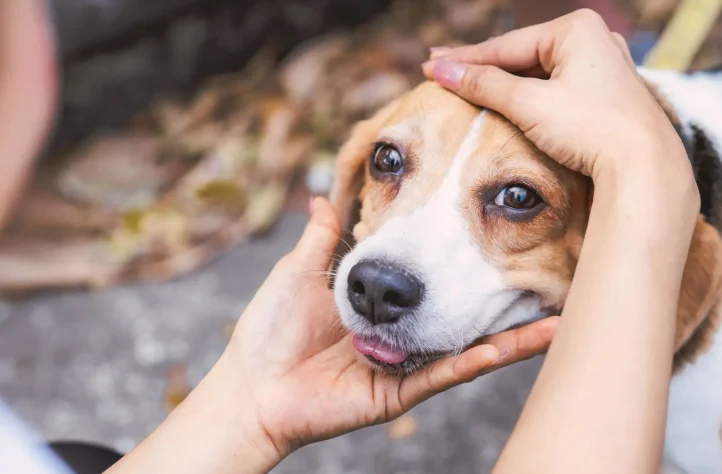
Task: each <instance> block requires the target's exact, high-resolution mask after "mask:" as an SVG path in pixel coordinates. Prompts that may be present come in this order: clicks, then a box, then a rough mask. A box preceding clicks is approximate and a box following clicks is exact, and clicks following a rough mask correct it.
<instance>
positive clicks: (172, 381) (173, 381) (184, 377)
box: [163, 365, 191, 412]
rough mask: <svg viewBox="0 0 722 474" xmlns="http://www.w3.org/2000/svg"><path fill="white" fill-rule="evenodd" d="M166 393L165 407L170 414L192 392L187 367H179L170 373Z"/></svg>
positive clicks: (164, 396) (172, 368) (164, 398)
mask: <svg viewBox="0 0 722 474" xmlns="http://www.w3.org/2000/svg"><path fill="white" fill-rule="evenodd" d="M167 377H168V378H167V381H166V386H165V391H164V392H163V406H164V407H165V409H166V410H167V411H169V412H171V411H173V410H175V409H176V407H178V405H180V404H181V403H183V400H185V399H186V397H187V396H188V394H190V392H191V386H190V383H189V382H188V371H187V369H186V368H185V366H182V365H177V366H175V367H171V369H170V370H169V371H168V376H167Z"/></svg>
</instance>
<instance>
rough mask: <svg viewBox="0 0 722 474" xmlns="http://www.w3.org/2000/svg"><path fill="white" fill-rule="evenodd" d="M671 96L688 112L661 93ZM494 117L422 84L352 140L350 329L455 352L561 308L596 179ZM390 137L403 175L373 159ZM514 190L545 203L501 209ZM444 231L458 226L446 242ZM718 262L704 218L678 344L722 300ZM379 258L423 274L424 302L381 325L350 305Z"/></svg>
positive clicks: (348, 156)
mask: <svg viewBox="0 0 722 474" xmlns="http://www.w3.org/2000/svg"><path fill="white" fill-rule="evenodd" d="M652 91H653V93H655V91H654V89H652ZM657 97H659V95H658V94H657ZM660 103H662V104H663V107H665V110H667V112H668V114H669V116H670V119H671V120H676V117H675V116H674V111H673V109H672V108H671V107H668V106H667V105H666V104H665V102H664V101H663V100H662V99H661V97H660ZM482 114H483V115H482V116H480V111H479V109H478V108H476V107H473V106H472V105H470V104H468V103H467V102H465V101H463V100H462V99H460V98H458V97H457V96H455V95H454V94H452V93H450V92H448V91H446V90H444V89H442V88H441V87H439V86H437V85H435V84H432V83H424V84H421V85H420V86H419V87H417V88H416V89H415V90H413V91H411V92H410V93H408V94H406V95H405V96H403V97H401V98H400V99H398V100H397V101H395V102H394V103H392V104H389V105H388V106H387V107H385V108H384V109H382V110H381V111H379V112H378V113H377V114H376V115H375V116H374V117H372V118H371V119H369V120H366V121H364V122H361V123H359V124H358V125H357V126H356V127H355V129H354V131H353V133H352V135H351V138H350V139H349V141H348V142H347V143H346V144H345V145H344V146H343V147H342V149H341V151H340V154H339V156H338V172H337V176H336V181H335V184H334V187H333V190H332V192H331V201H332V203H333V205H334V207H335V209H336V211H337V212H338V213H339V215H340V217H341V220H342V223H343V224H342V225H343V227H344V228H345V229H349V230H351V229H353V235H354V238H355V239H356V240H357V241H358V242H359V245H358V246H357V247H356V248H355V249H354V250H353V251H352V252H351V253H350V254H349V256H348V257H347V258H346V259H345V260H344V263H342V264H341V265H340V267H339V273H338V276H337V285H336V299H337V303H338V304H339V308H340V311H341V316H342V318H343V320H344V322H345V323H346V324H347V326H349V327H350V328H351V329H352V330H354V331H356V332H361V333H364V334H366V335H369V334H371V335H374V336H377V337H379V338H381V339H383V340H393V342H394V343H395V344H399V345H402V346H405V347H408V349H409V351H411V352H413V351H421V352H424V351H427V350H428V351H429V352H444V351H448V350H452V349H458V348H457V347H453V346H454V345H455V344H462V343H463V344H469V343H471V342H472V341H473V340H474V339H476V338H477V337H478V336H480V335H484V334H487V333H489V332H495V331H499V330H503V329H507V328H508V327H509V326H511V325H515V324H519V323H526V322H530V321H532V320H534V319H537V318H539V317H543V316H545V315H548V314H550V313H552V312H556V311H559V310H560V309H561V307H562V306H563V304H564V300H565V298H566V295H567V292H568V289H569V286H570V284H571V280H572V276H573V274H574V270H575V267H576V264H577V261H578V258H579V254H580V250H581V246H582V242H583V239H584V233H585V231H586V226H587V221H588V217H589V215H588V214H589V210H590V205H589V203H590V202H591V196H592V185H591V181H590V180H589V179H588V178H586V177H584V176H582V175H580V174H578V173H575V172H572V171H570V170H568V169H566V168H564V167H562V166H560V165H559V164H557V163H556V162H555V161H554V160H552V159H550V158H549V157H548V156H546V155H544V154H543V153H541V152H540V151H539V150H538V149H537V148H536V147H534V145H533V144H531V143H530V142H529V141H528V140H526V138H525V137H524V136H523V134H522V133H521V132H520V131H519V129H518V128H516V127H515V126H513V125H512V124H511V123H510V122H508V121H507V120H506V119H504V118H503V117H501V116H500V115H498V114H495V113H493V112H491V111H484V112H482ZM474 127H476V128H474ZM472 135H473V136H472ZM385 146H391V147H392V148H393V149H394V150H396V151H397V152H398V153H399V154H400V155H401V156H402V157H403V159H404V168H403V172H402V173H400V174H399V175H393V174H388V173H387V174H384V173H381V172H379V171H378V170H377V167H376V166H375V165H374V163H375V162H374V160H375V159H377V158H374V156H375V153H378V150H379V147H385ZM375 170H376V171H375ZM515 185H522V186H523V187H526V188H528V189H532V190H534V191H535V192H536V193H538V195H539V196H540V198H541V201H542V204H541V205H539V206H538V208H536V209H533V210H531V211H529V210H523V212H517V209H513V211H514V212H511V211H510V210H509V208H507V207H505V206H504V205H500V204H499V202H502V204H505V203H506V202H507V201H506V197H504V196H506V194H504V193H509V192H511V191H509V188H510V187H513V186H515ZM500 193H502V194H501V196H502V197H501V198H500V197H499V196H500ZM518 195H519V194H518V192H517V194H515V196H518ZM499 199H501V201H499ZM356 204H360V216H354V209H355V207H356ZM445 229H453V230H452V231H448V235H443V236H441V237H439V235H441V234H443V233H444V232H445ZM472 249H473V250H472ZM719 257H722V239H720V236H719V233H718V232H717V230H716V229H714V228H713V227H712V226H710V225H709V224H707V223H706V222H705V221H704V219H703V218H700V220H699V222H698V223H697V227H696V229H695V235H694V240H693V242H692V245H691V247H690V252H689V259H688V262H687V267H686V268H685V272H684V277H683V284H682V291H681V296H680V300H679V311H678V313H679V316H678V322H679V324H678V331H677V346H678V347H682V346H683V345H684V343H685V342H687V341H688V340H689V339H690V337H691V336H692V334H693V333H694V331H695V329H696V328H697V327H698V326H699V325H700V323H701V322H702V320H703V319H704V318H705V317H706V316H707V315H708V313H709V312H710V310H711V308H712V306H713V305H714V304H715V303H716V302H718V300H719V297H720V291H722V287H721V285H722V265H720V263H719V262H720V258H719ZM370 258H374V259H383V260H384V261H385V262H386V263H388V264H389V265H399V266H400V267H402V268H404V269H407V270H408V271H409V272H411V273H413V274H415V275H416V276H417V277H418V278H419V279H420V280H422V281H423V283H424V285H425V287H426V290H427V291H426V293H427V296H426V297H425V298H426V299H425V301H424V305H425V306H424V307H423V308H421V309H418V310H416V312H415V313H414V318H413V322H412V323H408V324H407V323H399V327H396V328H379V327H378V326H375V327H371V326H370V325H368V324H366V323H365V322H364V321H363V320H362V318H360V317H359V316H358V314H355V312H354V310H353V308H352V307H351V305H349V304H348V301H347V300H346V298H347V295H346V292H347V291H348V288H347V287H346V285H345V278H347V276H348V273H349V271H350V268H351V267H352V266H353V264H355V263H357V262H359V261H362V260H364V259H370ZM472 266H478V267H484V268H483V269H476V270H474V269H472V268H470V267H472ZM476 280H478V281H476ZM475 299H476V300H475ZM485 312H486V313H487V314H485ZM462 320H463V321H462ZM442 333H443V334H442ZM447 333H448V334H447ZM457 333H458V334H457ZM454 338H456V340H454ZM458 340H461V342H457V341H458Z"/></svg>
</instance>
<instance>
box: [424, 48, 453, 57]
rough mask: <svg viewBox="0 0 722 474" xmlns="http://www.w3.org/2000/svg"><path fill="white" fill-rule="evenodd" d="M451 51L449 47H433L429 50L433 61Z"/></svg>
mask: <svg viewBox="0 0 722 474" xmlns="http://www.w3.org/2000/svg"><path fill="white" fill-rule="evenodd" d="M449 51H451V48H449V47H448V46H432V47H431V48H429V55H430V57H431V59H436V58H438V57H441V56H443V55H445V54H446V53H448V52H449Z"/></svg>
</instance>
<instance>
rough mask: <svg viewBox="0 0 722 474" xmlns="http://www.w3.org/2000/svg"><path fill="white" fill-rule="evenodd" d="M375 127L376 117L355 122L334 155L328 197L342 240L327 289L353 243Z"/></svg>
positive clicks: (331, 269) (330, 271)
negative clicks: (333, 175)
mask: <svg viewBox="0 0 722 474" xmlns="http://www.w3.org/2000/svg"><path fill="white" fill-rule="evenodd" d="M376 128H377V126H376V118H374V119H369V120H365V121H362V122H359V123H357V124H356V125H355V126H354V128H353V130H352V131H351V137H350V138H349V140H348V141H347V142H346V143H345V144H344V145H343V146H342V147H341V149H340V151H339V153H338V157H337V158H336V176H335V178H334V181H333V187H332V188H331V192H330V194H329V200H330V201H331V206H332V207H333V209H334V210H335V211H336V214H337V215H338V217H339V219H340V221H341V229H342V236H341V238H342V240H341V241H340V242H339V244H338V247H336V252H335V258H334V259H333V260H332V261H331V266H330V268H329V278H328V284H329V288H333V283H334V280H335V275H336V272H335V270H336V268H337V267H338V265H339V264H340V263H341V259H342V258H343V255H344V254H345V253H346V252H348V251H349V250H351V248H352V247H353V245H355V238H354V227H356V225H357V224H358V222H359V220H360V213H361V200H360V194H361V189H362V188H363V182H364V174H365V172H366V163H367V162H368V161H369V159H370V157H371V153H372V152H373V142H374V140H376V137H375V133H376Z"/></svg>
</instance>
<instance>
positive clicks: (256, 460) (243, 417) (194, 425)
mask: <svg viewBox="0 0 722 474" xmlns="http://www.w3.org/2000/svg"><path fill="white" fill-rule="evenodd" d="M227 369H230V367H228V368H226V367H224V361H223V360H221V361H220V362H219V363H218V364H217V365H216V366H215V367H214V368H213V369H212V370H211V372H210V373H209V374H208V375H207V376H206V378H205V379H204V380H203V381H202V382H201V383H200V384H199V385H198V387H196V389H195V390H194V391H193V392H192V393H191V394H190V395H189V396H188V398H187V399H186V400H185V401H184V402H183V403H182V404H181V405H180V406H178V407H177V408H176V409H175V410H174V411H173V412H172V413H171V414H170V415H169V416H168V418H167V419H166V420H165V421H164V422H163V423H162V424H161V425H160V426H159V427H158V428H157V429H156V430H155V431H154V432H153V433H152V434H151V435H150V436H149V437H148V438H146V439H145V440H144V441H143V442H142V443H141V444H140V445H139V446H138V447H137V448H136V449H134V450H133V451H132V452H130V453H129V454H128V455H126V456H125V457H124V458H123V459H122V460H121V461H120V462H118V463H117V464H116V465H115V466H113V467H111V468H110V469H109V470H108V471H106V473H107V474H125V473H128V474H130V473H132V474H165V473H168V474H171V473H172V474H197V473H200V472H202V473H204V474H260V473H266V472H268V471H270V470H271V469H272V468H273V467H274V466H275V465H276V464H277V463H278V461H279V460H280V459H279V458H278V457H277V453H276V452H275V451H274V450H273V449H272V447H269V446H268V444H267V443H266V442H265V440H264V439H263V434H262V433H261V432H260V429H259V426H258V425H257V418H256V416H255V413H254V412H253V410H252V407H250V406H248V404H247V403H244V400H243V397H242V396H239V394H240V393H242V386H240V381H238V382H236V381H235V380H234V378H233V376H232V374H230V373H229V372H227Z"/></svg>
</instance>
